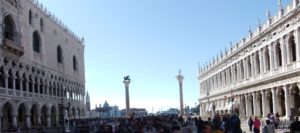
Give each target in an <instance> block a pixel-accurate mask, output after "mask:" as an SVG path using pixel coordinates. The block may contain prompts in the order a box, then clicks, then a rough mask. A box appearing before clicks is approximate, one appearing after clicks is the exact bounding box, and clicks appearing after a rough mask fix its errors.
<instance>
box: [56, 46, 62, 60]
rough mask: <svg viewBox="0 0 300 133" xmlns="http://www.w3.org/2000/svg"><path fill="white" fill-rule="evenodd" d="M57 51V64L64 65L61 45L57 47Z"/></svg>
mask: <svg viewBox="0 0 300 133" xmlns="http://www.w3.org/2000/svg"><path fill="white" fill-rule="evenodd" d="M56 51H57V62H58V63H62V62H63V61H62V60H63V59H62V49H61V47H60V45H58V46H57V49H56Z"/></svg>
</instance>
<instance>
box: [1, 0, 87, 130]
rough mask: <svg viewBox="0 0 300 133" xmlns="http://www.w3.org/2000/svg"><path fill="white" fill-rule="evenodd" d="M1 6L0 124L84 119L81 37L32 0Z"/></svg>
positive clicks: (4, 2)
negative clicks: (63, 117) (62, 113)
mask: <svg viewBox="0 0 300 133" xmlns="http://www.w3.org/2000/svg"><path fill="white" fill-rule="evenodd" d="M0 9H1V10H0V24H1V28H0V40H1V41H0V118H1V121H0V122H1V123H0V128H1V129H7V128H16V127H20V128H24V127H26V128H30V127H35V126H38V125H39V126H47V127H50V126H53V125H59V117H60V116H59V115H60V112H66V113H67V114H68V116H69V118H70V119H76V118H81V117H83V115H85V111H86V106H85V104H84V102H83V101H84V100H83V99H84V95H85V76H84V74H85V73H84V40H83V39H80V38H78V37H77V36H76V35H75V34H74V33H73V32H71V31H70V30H69V29H68V28H67V27H66V26H65V25H64V24H62V23H61V21H60V20H58V19H57V18H56V17H54V15H52V14H51V13H50V12H49V11H47V9H45V8H44V6H42V5H41V4H39V3H38V2H37V1H35V0H0ZM65 105H67V106H65ZM60 107H63V109H66V111H59V109H60Z"/></svg>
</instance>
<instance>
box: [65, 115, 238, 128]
mask: <svg viewBox="0 0 300 133" xmlns="http://www.w3.org/2000/svg"><path fill="white" fill-rule="evenodd" d="M70 128H71V130H72V132H75V133H77V132H78V133H79V132H87V131H89V132H90V131H93V132H96V133H212V132H216V133H229V132H231V133H242V130H241V120H240V119H239V117H238V116H237V115H235V114H234V115H229V114H227V115H224V116H220V115H218V114H217V115H215V116H214V117H213V118H212V119H211V118H208V119H207V120H205V121H204V120H202V119H201V117H195V118H191V117H187V118H183V117H177V116H148V117H139V118H134V117H131V118H117V119H80V120H72V121H70Z"/></svg>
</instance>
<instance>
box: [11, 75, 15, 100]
mask: <svg viewBox="0 0 300 133" xmlns="http://www.w3.org/2000/svg"><path fill="white" fill-rule="evenodd" d="M11 78H12V88H13V95H14V96H16V76H12V77H11Z"/></svg>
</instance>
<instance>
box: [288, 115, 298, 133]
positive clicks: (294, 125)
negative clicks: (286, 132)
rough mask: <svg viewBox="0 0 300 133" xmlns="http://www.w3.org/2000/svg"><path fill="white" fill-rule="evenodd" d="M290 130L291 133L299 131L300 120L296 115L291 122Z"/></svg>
mask: <svg viewBox="0 0 300 133" xmlns="http://www.w3.org/2000/svg"><path fill="white" fill-rule="evenodd" d="M290 130H291V133H297V132H300V121H299V118H298V117H296V118H295V121H294V122H292V123H291V126H290Z"/></svg>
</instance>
